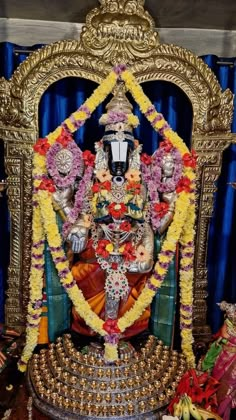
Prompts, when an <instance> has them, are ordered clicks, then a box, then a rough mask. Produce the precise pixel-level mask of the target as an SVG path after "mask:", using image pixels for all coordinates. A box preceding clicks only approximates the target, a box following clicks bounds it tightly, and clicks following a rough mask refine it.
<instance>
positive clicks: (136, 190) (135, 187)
mask: <svg viewBox="0 0 236 420" xmlns="http://www.w3.org/2000/svg"><path fill="white" fill-rule="evenodd" d="M126 190H127V191H129V190H131V192H132V193H133V194H134V195H137V194H140V190H141V184H140V183H139V182H129V183H128V184H127V185H126Z"/></svg>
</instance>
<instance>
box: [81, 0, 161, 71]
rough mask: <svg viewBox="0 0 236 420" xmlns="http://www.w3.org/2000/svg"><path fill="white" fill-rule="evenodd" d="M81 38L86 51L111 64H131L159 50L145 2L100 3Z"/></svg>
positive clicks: (105, 1) (103, 0)
mask: <svg viewBox="0 0 236 420" xmlns="http://www.w3.org/2000/svg"><path fill="white" fill-rule="evenodd" d="M100 3H101V6H100V8H96V9H93V10H91V12H90V13H89V14H88V15H87V18H86V25H85V26H84V28H83V30H82V34H81V42H82V46H83V48H84V49H85V50H86V51H88V52H89V53H90V54H93V55H95V56H99V57H102V58H103V60H105V61H106V62H108V63H112V64H117V63H119V62H120V63H132V62H134V60H135V59H136V58H137V57H139V58H147V57H150V56H151V55H152V54H153V53H154V50H155V48H156V47H157V45H158V43H159V41H158V34H157V32H155V26H154V21H153V19H152V17H151V16H150V15H149V13H148V12H147V11H146V10H144V7H143V5H144V1H143V0H119V1H118V0H112V1H111V0H100Z"/></svg>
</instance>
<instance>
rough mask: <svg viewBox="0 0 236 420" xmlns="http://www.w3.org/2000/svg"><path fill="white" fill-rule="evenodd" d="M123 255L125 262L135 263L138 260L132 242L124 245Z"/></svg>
mask: <svg viewBox="0 0 236 420" xmlns="http://www.w3.org/2000/svg"><path fill="white" fill-rule="evenodd" d="M122 255H123V257H124V259H125V261H134V260H135V259H136V256H135V248H134V247H133V245H132V244H131V243H130V242H127V243H126V244H125V245H124V251H123V252H122Z"/></svg>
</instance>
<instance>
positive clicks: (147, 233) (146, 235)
mask: <svg viewBox="0 0 236 420" xmlns="http://www.w3.org/2000/svg"><path fill="white" fill-rule="evenodd" d="M140 245H142V246H143V248H145V250H146V251H147V255H148V257H147V260H146V261H142V262H141V261H137V260H136V261H134V262H133V263H131V264H130V267H129V272H130V273H148V272H149V271H151V269H152V266H153V252H154V235H153V231H152V229H151V227H150V225H149V224H148V223H145V225H144V232H143V238H142V242H141V243H140Z"/></svg>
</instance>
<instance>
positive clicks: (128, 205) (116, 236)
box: [18, 66, 196, 418]
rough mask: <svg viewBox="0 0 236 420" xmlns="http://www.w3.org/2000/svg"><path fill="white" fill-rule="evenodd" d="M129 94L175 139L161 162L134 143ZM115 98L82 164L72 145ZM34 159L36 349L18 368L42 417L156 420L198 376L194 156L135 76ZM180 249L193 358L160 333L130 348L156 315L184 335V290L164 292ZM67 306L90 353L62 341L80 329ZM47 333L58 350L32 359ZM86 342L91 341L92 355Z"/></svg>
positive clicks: (32, 329) (187, 344)
mask: <svg viewBox="0 0 236 420" xmlns="http://www.w3.org/2000/svg"><path fill="white" fill-rule="evenodd" d="M122 78H123V79H122ZM123 82H125V86H126V87H127V88H129V90H130V91H131V93H132V94H133V96H134V99H135V100H136V101H137V103H138V104H139V106H140V108H141V110H142V112H143V113H144V114H145V116H146V117H147V118H148V119H149V120H150V122H151V123H152V125H153V127H154V128H155V129H157V130H159V132H160V134H161V135H162V136H164V141H162V142H161V143H160V147H159V149H158V150H156V151H155V153H154V154H153V155H152V156H148V155H146V154H145V153H143V154H142V153H141V151H142V147H141V145H140V144H139V142H138V141H137V140H135V138H134V135H133V128H134V127H136V126H137V123H138V119H137V117H135V116H134V115H133V114H132V106H131V104H130V103H129V101H128V99H127V97H126V95H125V86H124V84H123ZM112 89H114V90H113V95H114V96H113V98H112V100H111V101H110V103H109V104H108V105H107V108H106V110H107V112H106V114H104V115H102V117H101V118H100V123H101V124H103V125H104V126H105V132H104V135H103V138H102V139H101V140H100V141H99V142H98V143H96V144H95V151H96V153H95V155H93V154H92V153H91V152H90V151H88V150H86V151H84V152H82V151H81V150H80V148H79V147H78V145H77V144H76V143H75V142H74V141H73V138H72V135H71V133H72V132H73V131H75V130H76V129H78V128H79V127H80V126H81V125H82V124H83V123H84V122H85V120H86V119H87V118H89V116H90V115H91V112H92V111H93V110H94V109H95V108H96V106H98V104H99V103H101V102H102V101H103V100H104V99H105V98H106V96H107V95H108V94H109V93H110V92H111V90H112ZM160 128H162V130H161V129H160ZM34 150H35V154H34V169H33V178H34V190H33V194H34V195H33V206H34V208H33V222H32V232H33V235H32V236H33V238H32V239H33V240H32V254H31V257H32V259H31V273H30V302H29V306H28V324H27V338H26V345H25V348H24V350H23V354H22V356H21V360H20V361H19V364H18V366H19V369H20V370H21V371H25V369H26V366H27V363H28V361H29V375H28V377H29V387H30V391H31V394H32V396H33V399H34V404H36V405H37V401H38V398H40V404H39V405H40V407H42V405H41V402H43V404H45V407H44V410H45V412H48V411H47V410H48V405H50V410H52V413H54V414H55V418H59V417H60V414H58V412H59V411H60V410H61V409H63V410H66V411H68V412H69V415H70V417H68V418H77V417H76V416H77V414H78V413H80V414H81V415H82V416H84V415H86V416H91V415H94V414H95V415H97V414H99V415H100V414H101V415H103V416H104V417H107V416H111V417H114V416H116V415H117V413H119V416H123V415H124V414H125V415H132V414H137V415H139V414H140V415H141V416H142V415H143V413H148V414H147V415H149V414H150V412H152V411H155V410H157V409H158V408H160V407H161V406H164V405H167V404H168V402H169V401H170V398H171V396H172V395H173V393H174V389H175V387H176V385H177V383H178V381H179V380H180V377H181V374H182V373H183V372H184V371H185V369H186V361H185V359H186V360H187V363H188V365H189V366H193V364H194V355H193V352H192V345H191V344H192V279H193V255H194V252H193V237H194V173H193V170H192V168H193V167H195V163H196V161H195V156H193V155H192V154H190V153H189V151H188V149H187V147H186V146H185V144H184V142H183V141H182V140H181V139H180V138H179V137H178V135H177V134H176V133H173V131H171V129H170V127H169V125H168V124H167V123H166V122H165V120H164V117H163V116H162V115H161V114H159V113H158V112H157V111H156V110H155V107H154V106H153V105H152V104H151V103H150V101H149V100H148V98H147V97H145V95H144V93H143V92H142V89H141V87H140V86H139V85H138V83H137V81H136V80H135V78H134V77H133V75H132V74H131V73H130V72H129V71H128V70H127V71H126V69H125V67H124V66H118V68H115V69H114V70H113V71H112V72H111V73H110V74H109V75H108V76H107V78H106V79H105V80H104V81H103V82H102V83H101V85H100V86H99V87H98V88H97V89H96V90H95V92H94V93H93V94H92V96H91V97H90V98H88V99H87V100H86V101H85V103H84V104H83V105H81V106H80V107H79V109H78V110H77V111H76V112H75V113H73V114H72V115H71V116H70V117H69V118H68V119H66V120H65V121H64V122H63V123H62V125H61V126H60V127H58V128H57V129H56V130H55V131H54V132H53V133H50V134H49V135H48V136H47V137H46V138H45V139H39V140H38V141H37V142H36V144H35V146H34ZM58 214H59V215H60V216H61V217H59V216H58ZM60 228H61V230H60ZM62 238H63V240H62ZM178 243H179V244H180V245H179V246H180V251H181V252H180V264H179V265H180V272H179V277H180V302H181V305H180V328H181V335H182V349H183V352H184V355H183V356H182V355H179V354H178V352H177V351H175V350H172V348H171V347H169V346H168V345H166V344H169V345H170V344H171V340H170V342H169V343H166V342H165V341H164V340H160V338H162V337H161V336H160V335H159V331H157V330H155V331H153V332H154V334H155V336H154V335H151V336H149V337H148V338H147V339H145V340H144V341H142V342H141V343H139V344H140V349H138V348H136V347H135V343H133V344H134V346H132V345H131V344H130V343H129V341H128V342H127V339H128V338H130V337H132V336H134V335H137V334H139V333H142V332H143V331H145V330H147V329H148V327H149V318H150V312H151V318H150V320H151V322H150V325H151V327H152V323H155V322H156V320H158V322H159V320H161V322H163V319H164V324H165V326H166V328H165V329H166V330H167V327H168V323H169V325H171V326H172V325H173V322H170V312H171V311H170V307H171V305H172V314H173V313H174V305H175V296H174V295H173V296H172V299H170V293H169V290H170V289H171V285H172V284H173V283H171V281H169V280H168V281H167V283H165V281H166V279H167V272H168V270H169V267H170V265H171V264H172V261H173V257H174V255H175V253H176V247H178ZM157 254H158V255H157ZM154 263H155V265H154ZM172 265H173V264H172ZM172 268H173V269H174V271H175V267H174V266H173V267H172ZM172 281H173V277H172ZM43 282H44V283H45V286H46V294H45V295H43V294H42V289H43ZM163 285H164V286H166V287H163ZM61 286H63V287H61ZM62 290H64V291H65V292H64V295H63V296H62ZM161 290H164V294H163V300H162V301H161V302H162V303H161V305H160V301H159V303H158V305H159V307H158V309H157V306H158V305H156V302H155V299H156V298H157V297H158V296H160V295H161V293H162V292H161ZM166 291H167V292H166ZM165 294H166V295H165ZM67 296H68V298H70V300H71V301H72V305H73V309H72V325H71V323H69V322H68V323H67V328H69V327H72V330H73V331H74V332H76V333H79V339H80V340H79V346H77V345H76V343H75V340H74V338H75V337H74V336H73V337H72V336H71V335H70V334H63V336H62V337H61V336H60V335H61V334H62V333H63V332H65V323H64V319H67V320H69V321H71V318H70V315H71V313H70V311H69V310H68V309H69V308H68V306H67V305H66V303H65V299H64V297H66V298H67ZM44 298H45V299H44ZM44 300H46V301H47V307H46V310H44V304H43V303H44ZM167 303H168V304H167ZM151 304H152V307H150V305H151ZM52 307H53V308H54V312H52V310H51V309H52ZM46 311H48V325H47V316H45V315H47V313H46ZM68 315H69V316H68ZM52 321H53V322H52ZM172 321H173V317H172ZM43 325H44V326H45V327H46V328H44V329H43ZM47 326H48V331H49V341H50V344H49V348H48V349H44V350H42V351H41V352H40V354H34V355H33V357H32V359H31V356H32V353H33V351H34V349H35V347H36V345H37V343H39V342H42V340H41V338H42V332H43V331H47ZM54 327H56V328H54ZM53 328H54V335H51V336H50V331H52V329H53ZM171 328H172V327H171ZM163 330H164V328H163ZM164 332H165V331H164ZM75 335H76V334H75ZM82 335H83V336H87V337H88V341H89V345H88V346H84V344H83V343H82V340H81V336H82ZM95 335H96V338H95V337H93V336H95ZM170 335H171V334H170ZM76 337H78V335H76ZM97 337H99V340H97ZM156 337H157V338H156ZM45 338H47V337H45ZM54 341H56V343H54ZM86 341H87V340H86ZM163 341H164V343H163ZM136 343H137V341H136ZM30 359H31V360H30ZM101 378H103V379H101ZM172 383H173V387H171V388H168V384H172ZM140 387H142V388H140ZM80 389H81V390H80ZM58 390H59V391H58ZM100 391H101V392H100ZM147 395H148V399H147ZM133 399H134V400H135V401H139V402H138V404H136V403H135V404H133V402H132V401H133ZM73 413H75V417H73V415H72V414H73ZM54 414H53V415H54ZM58 416H59V417H58ZM60 418H61V417H60ZM83 418H84V417H83ZM109 418H110V417H109ZM148 418H151V417H148ZM155 418H156V417H155Z"/></svg>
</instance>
